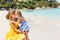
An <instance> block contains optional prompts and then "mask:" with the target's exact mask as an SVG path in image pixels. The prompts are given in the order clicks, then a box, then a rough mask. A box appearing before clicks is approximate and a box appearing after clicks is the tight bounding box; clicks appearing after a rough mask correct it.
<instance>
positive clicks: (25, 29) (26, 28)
mask: <svg viewBox="0 0 60 40" xmlns="http://www.w3.org/2000/svg"><path fill="white" fill-rule="evenodd" d="M15 19H16V22H17V24H18V25H19V28H18V29H20V31H22V32H23V33H24V34H25V36H26V40H28V39H29V38H28V32H29V26H28V23H27V22H26V20H25V19H24V17H23V16H22V14H21V12H20V11H15Z"/></svg>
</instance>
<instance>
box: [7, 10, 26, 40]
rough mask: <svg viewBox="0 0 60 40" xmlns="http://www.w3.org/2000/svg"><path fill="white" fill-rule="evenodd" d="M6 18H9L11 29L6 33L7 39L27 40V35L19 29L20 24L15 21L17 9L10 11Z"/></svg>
mask: <svg viewBox="0 0 60 40" xmlns="http://www.w3.org/2000/svg"><path fill="white" fill-rule="evenodd" d="M6 18H7V19H8V20H9V25H10V31H9V32H8V33H7V35H6V40H26V39H25V35H24V34H23V32H21V31H20V30H18V25H17V24H16V23H15V22H14V21H15V10H14V11H10V12H9V13H8V14H7V15H6Z"/></svg>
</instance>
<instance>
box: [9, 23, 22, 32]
mask: <svg viewBox="0 0 60 40" xmlns="http://www.w3.org/2000/svg"><path fill="white" fill-rule="evenodd" d="M10 25H11V27H12V28H13V30H14V31H15V32H17V33H22V32H21V31H20V30H18V29H17V28H16V27H15V24H14V23H13V22H10Z"/></svg>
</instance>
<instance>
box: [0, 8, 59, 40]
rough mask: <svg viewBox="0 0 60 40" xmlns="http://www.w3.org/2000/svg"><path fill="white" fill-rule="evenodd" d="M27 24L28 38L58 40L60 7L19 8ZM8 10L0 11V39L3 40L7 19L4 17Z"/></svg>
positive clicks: (7, 27) (6, 29)
mask: <svg viewBox="0 0 60 40" xmlns="http://www.w3.org/2000/svg"><path fill="white" fill-rule="evenodd" d="M21 12H22V15H23V16H24V18H25V19H26V21H27V22H28V24H29V27H30V32H29V38H30V40H60V8H49V9H40V10H21ZM7 13H8V11H0V40H5V37H6V33H7V32H8V31H9V30H10V29H9V21H8V20H7V19H6V18H5V16H6V14H7Z"/></svg>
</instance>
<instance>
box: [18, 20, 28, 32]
mask: <svg viewBox="0 0 60 40" xmlns="http://www.w3.org/2000/svg"><path fill="white" fill-rule="evenodd" d="M19 29H20V30H21V31H22V32H24V31H26V32H29V25H28V23H27V22H26V20H23V21H22V23H21V26H20V25H19Z"/></svg>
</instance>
